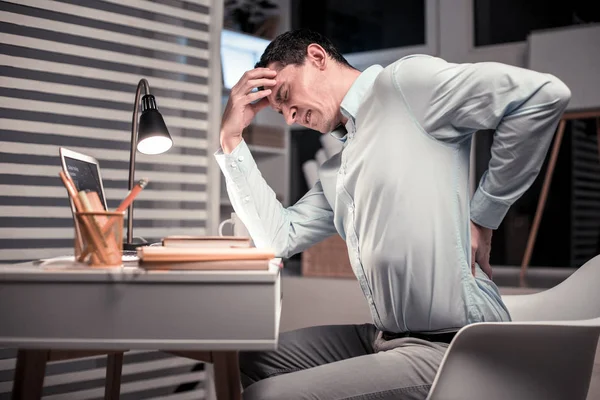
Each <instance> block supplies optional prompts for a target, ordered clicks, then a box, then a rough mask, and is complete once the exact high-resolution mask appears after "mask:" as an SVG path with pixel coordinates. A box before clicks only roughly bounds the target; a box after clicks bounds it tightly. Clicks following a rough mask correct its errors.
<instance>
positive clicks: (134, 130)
mask: <svg viewBox="0 0 600 400" xmlns="http://www.w3.org/2000/svg"><path fill="white" fill-rule="evenodd" d="M142 89H143V90H144V94H145V95H146V94H150V86H149V85H148V81H147V80H146V79H140V81H139V83H138V86H137V90H136V91H135V100H134V103H133V117H132V121H131V149H130V152H129V185H128V188H129V190H131V189H133V185H134V179H135V155H136V152H137V140H138V128H139V123H140V119H139V111H140V97H141V95H142ZM132 241H133V203H131V204H130V205H129V207H128V208H127V243H131V242H132Z"/></svg>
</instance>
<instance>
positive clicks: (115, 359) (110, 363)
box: [104, 353, 123, 400]
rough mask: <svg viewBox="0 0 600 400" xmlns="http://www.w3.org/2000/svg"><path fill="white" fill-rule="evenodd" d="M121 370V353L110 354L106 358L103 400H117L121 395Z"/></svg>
mask: <svg viewBox="0 0 600 400" xmlns="http://www.w3.org/2000/svg"><path fill="white" fill-rule="evenodd" d="M122 370H123V353H112V354H109V355H108V356H107V357H106V382H105V384H104V399H105V400H113V399H114V400H118V399H119V395H120V394H121V372H122Z"/></svg>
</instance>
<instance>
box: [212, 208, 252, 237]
mask: <svg viewBox="0 0 600 400" xmlns="http://www.w3.org/2000/svg"><path fill="white" fill-rule="evenodd" d="M227 224H231V225H233V236H240V237H250V233H249V232H248V229H246V226H245V225H244V223H243V222H242V220H241V219H240V218H239V217H238V216H237V214H236V213H231V218H229V219H226V220H225V221H223V222H221V223H220V224H219V236H224V235H223V228H224V227H225V225H227Z"/></svg>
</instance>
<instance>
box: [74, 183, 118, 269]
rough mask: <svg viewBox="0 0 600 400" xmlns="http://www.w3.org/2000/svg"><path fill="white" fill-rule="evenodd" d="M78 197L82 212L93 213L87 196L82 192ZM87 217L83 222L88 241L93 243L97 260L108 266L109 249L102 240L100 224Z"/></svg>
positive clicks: (93, 218) (84, 217) (109, 260)
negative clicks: (85, 226)
mask: <svg viewBox="0 0 600 400" xmlns="http://www.w3.org/2000/svg"><path fill="white" fill-rule="evenodd" d="M78 196H79V201H80V203H81V205H82V207H83V210H84V211H86V212H94V209H93V208H92V205H91V204H90V201H89V200H88V198H87V194H86V193H85V192H84V191H83V190H82V191H81V192H79V194H78ZM87 217H88V215H85V216H83V220H86V221H87V222H88V226H89V229H88V234H89V236H90V239H91V240H92V241H93V242H94V243H95V245H94V247H95V248H96V251H97V255H98V258H100V261H101V262H102V263H104V264H110V263H111V258H110V248H109V246H108V244H107V243H106V240H104V236H103V233H102V229H101V228H100V224H99V223H98V220H97V219H96V217H94V216H93V215H92V216H91V218H89V219H88V218H87ZM107 251H108V253H107Z"/></svg>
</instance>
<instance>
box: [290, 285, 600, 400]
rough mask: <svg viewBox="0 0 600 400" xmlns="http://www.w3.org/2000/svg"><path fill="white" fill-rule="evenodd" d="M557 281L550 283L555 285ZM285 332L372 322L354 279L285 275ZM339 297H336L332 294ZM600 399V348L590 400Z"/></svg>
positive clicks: (511, 290) (515, 290)
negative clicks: (331, 325) (329, 325)
mask: <svg viewBox="0 0 600 400" xmlns="http://www.w3.org/2000/svg"><path fill="white" fill-rule="evenodd" d="M554 283H555V282H549V284H550V285H551V284H554ZM282 290H283V310H282V316H281V330H282V331H288V330H293V329H298V328H303V327H306V326H314V325H324V324H332V323H335V324H345V323H348V324H351V323H364V322H366V321H369V320H370V315H369V311H368V308H367V304H366V302H365V301H364V298H363V295H362V293H361V291H360V288H359V287H358V284H357V283H356V281H355V280H353V279H327V278H308V277H299V276H284V278H283V282H282ZM537 290H540V289H527V288H526V289H522V288H513V287H501V292H502V294H522V293H531V292H535V291H537ZM332 294H335V295H332ZM597 399H600V346H599V347H598V350H597V351H596V363H595V366H594V371H593V375H592V381H591V384H590V389H589V393H588V400H597Z"/></svg>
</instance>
